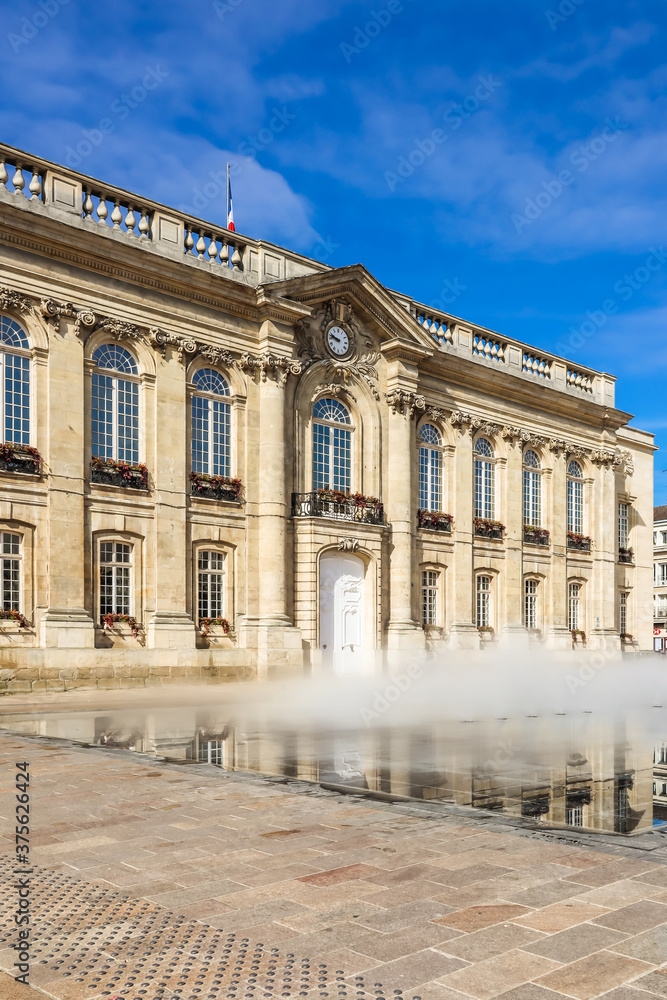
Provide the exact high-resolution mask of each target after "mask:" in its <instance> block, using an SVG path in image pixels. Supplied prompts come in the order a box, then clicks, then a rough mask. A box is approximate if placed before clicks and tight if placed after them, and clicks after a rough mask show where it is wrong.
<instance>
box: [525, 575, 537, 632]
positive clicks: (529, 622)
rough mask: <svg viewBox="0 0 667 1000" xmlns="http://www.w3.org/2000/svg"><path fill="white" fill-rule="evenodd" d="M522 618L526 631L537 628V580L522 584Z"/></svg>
mask: <svg viewBox="0 0 667 1000" xmlns="http://www.w3.org/2000/svg"><path fill="white" fill-rule="evenodd" d="M523 618H524V625H525V626H526V628H527V629H536V628H537V580H526V582H525V584H524V593H523Z"/></svg>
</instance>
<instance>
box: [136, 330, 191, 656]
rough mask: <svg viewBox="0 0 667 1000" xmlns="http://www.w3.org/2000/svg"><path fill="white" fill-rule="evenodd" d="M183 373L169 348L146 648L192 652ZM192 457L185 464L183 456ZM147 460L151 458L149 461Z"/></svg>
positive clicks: (160, 391) (163, 373)
mask: <svg viewBox="0 0 667 1000" xmlns="http://www.w3.org/2000/svg"><path fill="white" fill-rule="evenodd" d="M187 402H188V400H187V392H186V384H185V367H184V365H183V362H182V361H181V360H179V357H178V352H177V351H176V350H173V349H171V348H169V347H167V349H166V357H165V360H164V361H162V363H160V362H159V361H158V374H157V379H156V384H155V442H156V447H155V452H154V454H153V455H152V466H153V467H152V468H150V467H149V472H150V475H151V476H152V478H153V481H154V484H155V515H154V518H155V519H154V538H153V559H154V565H155V567H156V568H157V567H159V572H157V571H156V573H155V577H154V588H155V589H154V593H153V594H152V595H151V596H152V597H153V608H154V610H153V612H152V613H151V614H150V616H149V617H148V622H147V630H146V632H147V644H148V646H149V648H151V649H155V648H160V649H165V648H167V649H194V648H195V624H194V621H193V620H192V618H191V617H190V615H189V614H188V612H187V608H186V595H187V593H188V587H187V579H186V574H187V572H188V566H190V559H188V558H187V553H188V547H189V544H190V542H189V538H188V530H187V521H186V511H187V507H186V505H187V491H188V488H189V472H190V466H189V455H190V448H189V443H188V441H187V440H186V436H187ZM184 455H187V456H188V461H187V463H185V464H184V462H183V456H184ZM147 457H148V456H147Z"/></svg>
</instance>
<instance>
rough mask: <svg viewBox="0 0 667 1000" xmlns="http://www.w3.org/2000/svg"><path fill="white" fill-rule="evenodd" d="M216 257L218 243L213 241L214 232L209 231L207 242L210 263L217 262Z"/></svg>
mask: <svg viewBox="0 0 667 1000" xmlns="http://www.w3.org/2000/svg"><path fill="white" fill-rule="evenodd" d="M217 257H218V244H217V243H216V242H215V233H211V239H210V241H209V244H208V259H209V260H210V261H211V263H212V264H215V263H217Z"/></svg>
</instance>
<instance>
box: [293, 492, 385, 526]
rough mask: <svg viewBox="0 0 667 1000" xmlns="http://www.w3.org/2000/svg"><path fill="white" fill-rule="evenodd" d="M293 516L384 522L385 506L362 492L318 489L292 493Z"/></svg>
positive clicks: (374, 522) (368, 522)
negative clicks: (311, 491)
mask: <svg viewBox="0 0 667 1000" xmlns="http://www.w3.org/2000/svg"><path fill="white" fill-rule="evenodd" d="M292 517H330V518H333V519H334V520H336V521H357V522H362V523H364V524H384V507H383V505H382V504H381V503H380V501H379V500H376V499H375V497H366V496H363V494H361V493H354V494H351V495H349V494H347V493H339V492H338V491H337V490H316V491H315V492H313V493H293V494H292Z"/></svg>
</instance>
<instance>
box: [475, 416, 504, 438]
mask: <svg viewBox="0 0 667 1000" xmlns="http://www.w3.org/2000/svg"><path fill="white" fill-rule="evenodd" d="M499 430H500V427H499V426H498V424H493V423H491V421H489V420H482V418H481V417H473V418H472V420H471V421H470V432H471V434H472V433H474V432H475V431H481V433H482V434H484V435H485V436H486V437H495V435H496V434H497V433H498V431H499Z"/></svg>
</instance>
